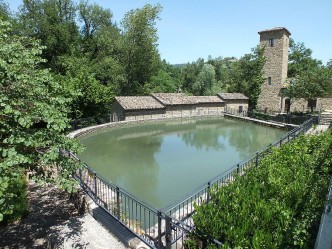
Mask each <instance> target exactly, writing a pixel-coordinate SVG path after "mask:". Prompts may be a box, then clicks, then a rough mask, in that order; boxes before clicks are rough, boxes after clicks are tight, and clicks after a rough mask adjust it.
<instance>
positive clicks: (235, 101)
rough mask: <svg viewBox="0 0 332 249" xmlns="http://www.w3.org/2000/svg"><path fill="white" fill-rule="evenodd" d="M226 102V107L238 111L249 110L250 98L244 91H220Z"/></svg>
mask: <svg viewBox="0 0 332 249" xmlns="http://www.w3.org/2000/svg"><path fill="white" fill-rule="evenodd" d="M218 96H219V97H220V98H221V99H222V100H224V101H225V102H226V105H225V107H226V108H228V109H231V110H233V111H236V112H238V113H242V112H246V111H248V104H249V98H248V97H247V96H245V95H244V94H242V93H218Z"/></svg>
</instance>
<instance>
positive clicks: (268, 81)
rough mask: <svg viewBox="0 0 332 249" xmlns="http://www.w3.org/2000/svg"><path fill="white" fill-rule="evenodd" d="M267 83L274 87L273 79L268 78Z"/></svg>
mask: <svg viewBox="0 0 332 249" xmlns="http://www.w3.org/2000/svg"><path fill="white" fill-rule="evenodd" d="M267 83H268V84H269V85H272V78H271V77H268V78H267Z"/></svg>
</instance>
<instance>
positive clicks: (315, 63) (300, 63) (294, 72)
mask: <svg viewBox="0 0 332 249" xmlns="http://www.w3.org/2000/svg"><path fill="white" fill-rule="evenodd" d="M311 55H312V50H311V49H309V48H306V47H305V45H304V43H295V42H294V40H293V39H290V43H289V57H288V77H289V78H294V77H296V76H298V75H300V74H301V73H303V72H306V71H309V70H311V69H313V68H317V67H319V66H321V64H322V62H321V61H319V60H316V59H313V58H312V57H311Z"/></svg>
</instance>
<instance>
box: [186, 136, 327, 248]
mask: <svg viewBox="0 0 332 249" xmlns="http://www.w3.org/2000/svg"><path fill="white" fill-rule="evenodd" d="M331 162H332V135H331V131H327V132H325V133H323V134H321V135H319V136H301V137H299V138H298V139H296V140H294V141H292V142H291V143H289V144H286V145H284V146H282V147H281V148H280V149H273V150H272V153H271V154H269V155H268V156H266V157H265V158H264V159H263V160H262V161H261V162H260V164H259V167H257V168H253V169H251V170H249V171H248V172H247V174H246V175H244V176H242V177H237V178H236V180H235V181H234V182H233V183H232V184H229V185H228V186H226V187H223V188H221V189H219V190H212V191H211V201H210V202H209V203H208V204H205V205H202V206H199V207H196V208H197V213H196V214H195V215H194V217H193V219H194V224H195V230H194V232H193V233H192V234H191V238H192V239H191V240H190V241H188V243H187V247H188V248H196V247H199V246H198V244H203V247H208V248H215V247H216V246H215V244H213V242H212V241H210V240H209V239H208V238H206V237H202V236H200V234H207V235H209V237H210V238H214V239H217V240H219V241H221V242H222V243H223V244H224V245H223V247H222V248H313V247H314V243H315V239H316V236H317V232H318V228H319V222H320V217H321V214H322V211H323V208H324V201H325V196H326V191H327V189H328V185H329V178H330V175H331V168H332V167H331ZM197 241H200V243H198V242H197Z"/></svg>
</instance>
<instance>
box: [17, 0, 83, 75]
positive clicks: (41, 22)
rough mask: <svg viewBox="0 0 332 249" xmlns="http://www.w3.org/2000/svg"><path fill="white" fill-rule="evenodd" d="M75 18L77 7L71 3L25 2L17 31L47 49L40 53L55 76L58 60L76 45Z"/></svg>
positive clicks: (62, 0) (67, 0)
mask: <svg viewBox="0 0 332 249" xmlns="http://www.w3.org/2000/svg"><path fill="white" fill-rule="evenodd" d="M75 17H76V6H75V4H74V2H73V1H72V0H44V1H39V0H25V1H23V5H22V6H21V8H20V13H19V16H18V20H19V21H18V26H17V27H16V30H17V32H18V33H19V34H22V35H24V36H29V37H34V38H37V39H40V40H41V44H42V45H43V46H46V47H45V48H44V50H43V53H42V57H43V58H45V59H46V60H47V61H45V62H46V63H47V65H46V66H47V67H51V68H52V69H53V71H57V72H58V70H59V68H58V66H57V65H56V64H57V57H58V56H60V55H64V54H70V53H71V52H72V51H73V49H74V48H75V47H76V46H77V44H78V41H79V32H78V27H77V25H76V22H75Z"/></svg>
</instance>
